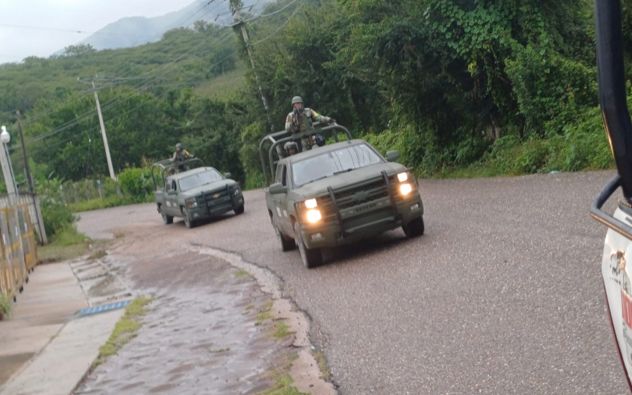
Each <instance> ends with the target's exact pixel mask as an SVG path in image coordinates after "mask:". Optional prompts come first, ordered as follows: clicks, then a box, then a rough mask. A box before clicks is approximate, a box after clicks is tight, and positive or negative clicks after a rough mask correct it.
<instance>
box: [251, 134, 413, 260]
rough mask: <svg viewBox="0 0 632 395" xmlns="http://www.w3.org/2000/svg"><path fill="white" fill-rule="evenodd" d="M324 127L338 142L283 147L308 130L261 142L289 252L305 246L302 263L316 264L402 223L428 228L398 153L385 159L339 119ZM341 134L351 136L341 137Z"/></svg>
mask: <svg viewBox="0 0 632 395" xmlns="http://www.w3.org/2000/svg"><path fill="white" fill-rule="evenodd" d="M328 132H332V133H328ZM340 132H342V133H340ZM318 133H319V134H321V135H326V134H331V135H333V138H334V140H336V141H337V142H334V143H332V144H328V145H323V146H315V147H314V148H312V149H311V150H307V151H303V152H301V153H298V154H295V155H291V156H287V157H282V156H283V151H282V150H279V149H278V148H277V147H282V144H284V143H285V142H287V141H291V140H297V139H300V138H303V139H305V138H306V136H300V135H294V136H290V135H288V134H286V133H285V132H277V133H273V134H270V135H268V136H266V137H264V138H263V140H262V141H261V143H260V152H261V161H262V165H263V168H264V172H265V173H266V174H267V178H268V182H269V187H268V188H267V189H266V190H265V195H266V204H267V208H268V213H269V215H270V220H271V222H272V226H273V228H274V230H275V232H276V234H277V236H278V238H279V239H280V242H281V247H282V249H283V251H288V250H291V249H293V248H295V246H298V248H299V251H300V254H301V259H302V261H303V263H304V264H305V266H306V267H308V268H311V267H314V266H316V265H319V264H320V263H321V262H322V249H323V248H328V247H335V246H338V245H342V244H347V243H352V242H354V241H357V240H361V239H366V238H369V237H373V236H376V235H378V234H380V233H382V232H385V231H388V230H391V229H395V228H397V227H400V226H401V227H402V228H403V230H404V232H405V233H406V235H407V236H409V237H415V236H420V235H422V234H423V233H424V221H423V203H422V200H421V197H420V196H419V191H418V185H417V181H416V179H415V177H414V176H413V175H412V174H411V172H410V171H409V170H408V169H407V168H406V167H405V166H403V165H401V164H399V163H395V162H393V161H394V160H396V159H397V156H398V154H397V153H396V152H394V151H391V152H389V153H388V154H387V158H384V157H383V156H382V155H380V154H379V153H378V152H377V150H375V148H373V147H372V146H371V145H370V144H368V143H367V142H366V141H363V140H353V139H351V138H350V133H349V132H348V130H347V129H346V128H344V127H342V126H340V125H332V126H329V127H325V128H322V129H319V130H318ZM341 134H342V136H343V137H346V139H345V141H338V140H340V138H339V137H340V135H341ZM308 137H309V136H308ZM279 153H281V155H280V156H281V157H279Z"/></svg>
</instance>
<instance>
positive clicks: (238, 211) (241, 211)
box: [235, 204, 244, 215]
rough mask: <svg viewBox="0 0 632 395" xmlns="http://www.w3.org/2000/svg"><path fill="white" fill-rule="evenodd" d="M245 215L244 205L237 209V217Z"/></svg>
mask: <svg viewBox="0 0 632 395" xmlns="http://www.w3.org/2000/svg"><path fill="white" fill-rule="evenodd" d="M243 213H244V205H243V204H242V205H241V206H239V207H237V208H236V209H235V215H239V214H243Z"/></svg>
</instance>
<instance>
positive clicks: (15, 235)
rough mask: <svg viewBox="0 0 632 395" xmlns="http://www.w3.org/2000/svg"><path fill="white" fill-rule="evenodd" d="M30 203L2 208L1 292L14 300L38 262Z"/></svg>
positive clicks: (0, 242) (0, 222)
mask: <svg viewBox="0 0 632 395" xmlns="http://www.w3.org/2000/svg"><path fill="white" fill-rule="evenodd" d="M29 211H30V210H29V205H27V204H23V203H21V204H18V205H17V206H13V207H4V208H0V235H1V237H0V294H2V295H4V296H6V297H8V298H10V299H14V300H15V298H16V295H17V293H18V292H20V291H21V290H22V289H23V287H24V284H25V283H26V282H28V275H29V273H30V272H31V271H32V270H33V268H34V267H35V265H36V264H37V260H38V259H37V242H36V239H35V228H34V226H33V222H32V221H31V218H32V217H31V214H30V213H29Z"/></svg>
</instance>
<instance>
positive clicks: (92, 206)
mask: <svg viewBox="0 0 632 395" xmlns="http://www.w3.org/2000/svg"><path fill="white" fill-rule="evenodd" d="M153 199H154V197H153V196H151V195H148V196H147V197H146V198H145V199H144V200H143V201H141V202H140V203H148V202H151V201H153ZM136 203H139V201H138V199H133V198H129V197H126V196H110V197H106V198H103V199H99V198H97V199H90V200H83V201H81V202H76V203H70V204H69V205H68V207H69V208H70V211H72V212H73V213H79V212H82V211H91V210H100V209H103V208H108V207H117V206H126V205H128V204H136Z"/></svg>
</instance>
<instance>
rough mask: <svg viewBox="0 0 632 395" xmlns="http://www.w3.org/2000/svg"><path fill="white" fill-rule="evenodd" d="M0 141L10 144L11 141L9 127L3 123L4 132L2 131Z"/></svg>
mask: <svg viewBox="0 0 632 395" xmlns="http://www.w3.org/2000/svg"><path fill="white" fill-rule="evenodd" d="M0 141H2V144H9V143H10V142H11V135H10V134H9V132H7V127H6V126H4V125H2V133H0Z"/></svg>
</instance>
